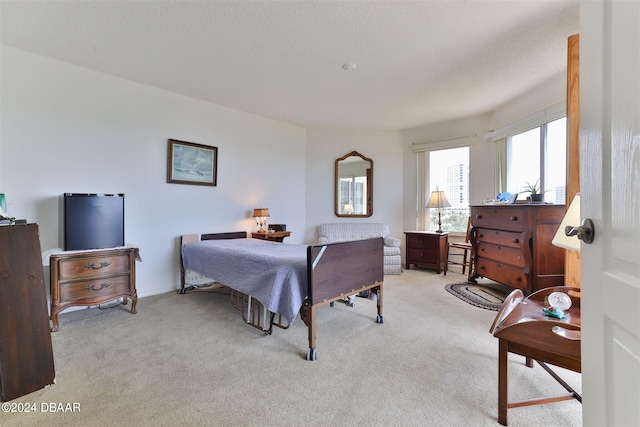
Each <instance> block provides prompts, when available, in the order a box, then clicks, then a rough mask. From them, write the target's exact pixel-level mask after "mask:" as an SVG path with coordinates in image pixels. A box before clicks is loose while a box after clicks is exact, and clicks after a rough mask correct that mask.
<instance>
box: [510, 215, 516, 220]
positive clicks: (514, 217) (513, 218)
mask: <svg viewBox="0 0 640 427" xmlns="http://www.w3.org/2000/svg"><path fill="white" fill-rule="evenodd" d="M509 219H510V220H511V221H517V220H518V217H517V216H515V215H514V216H512V217H509Z"/></svg>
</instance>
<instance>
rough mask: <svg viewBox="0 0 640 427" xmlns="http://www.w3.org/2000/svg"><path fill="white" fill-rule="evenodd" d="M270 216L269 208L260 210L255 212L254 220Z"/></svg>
mask: <svg viewBox="0 0 640 427" xmlns="http://www.w3.org/2000/svg"><path fill="white" fill-rule="evenodd" d="M267 216H269V208H258V209H254V210H253V217H254V218H263V217H267Z"/></svg>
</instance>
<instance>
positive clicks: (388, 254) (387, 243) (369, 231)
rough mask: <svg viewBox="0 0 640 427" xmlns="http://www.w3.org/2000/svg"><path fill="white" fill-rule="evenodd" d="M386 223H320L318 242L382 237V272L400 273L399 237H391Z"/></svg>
mask: <svg viewBox="0 0 640 427" xmlns="http://www.w3.org/2000/svg"><path fill="white" fill-rule="evenodd" d="M389 234H390V231H389V225H388V224H382V223H360V222H341V223H334V224H320V225H319V226H318V243H319V244H321V245H322V244H325V243H335V242H346V241H349V240H363V239H370V238H372V237H383V238H384V257H383V258H384V274H400V273H402V260H401V257H400V239H397V238H395V237H391V236H390V235H389Z"/></svg>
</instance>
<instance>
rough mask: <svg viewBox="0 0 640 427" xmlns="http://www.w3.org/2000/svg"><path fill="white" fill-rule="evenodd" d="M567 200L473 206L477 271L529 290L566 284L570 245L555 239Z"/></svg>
mask: <svg viewBox="0 0 640 427" xmlns="http://www.w3.org/2000/svg"><path fill="white" fill-rule="evenodd" d="M564 213H565V206H564V205H547V204H540V205H536V204H516V205H493V206H485V205H483V206H472V207H471V225H472V229H471V244H472V248H473V249H472V255H471V256H472V265H473V268H472V272H471V274H470V275H469V280H470V281H475V279H476V278H478V277H486V278H488V279H491V280H495V281H496V282H499V283H503V284H505V285H508V286H511V287H513V288H518V289H521V290H522V291H523V292H524V293H525V295H529V294H530V293H532V292H535V291H537V290H539V289H543V288H547V287H550V286H558V285H562V284H564V257H565V250H564V249H561V248H558V247H555V246H553V245H552V244H551V240H552V239H553V236H554V235H555V233H556V231H557V229H558V227H559V226H560V222H561V221H562V217H563V216H564Z"/></svg>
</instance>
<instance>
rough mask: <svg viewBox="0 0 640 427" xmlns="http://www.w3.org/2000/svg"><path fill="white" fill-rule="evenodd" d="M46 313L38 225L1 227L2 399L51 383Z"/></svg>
mask: <svg viewBox="0 0 640 427" xmlns="http://www.w3.org/2000/svg"><path fill="white" fill-rule="evenodd" d="M48 314H49V313H48V311H47V289H46V287H45V284H44V270H43V268H42V258H41V254H40V237H39V233H38V225H37V224H25V225H3V226H0V397H1V398H2V400H3V401H5V402H6V401H8V400H13V399H15V398H17V397H20V396H24V395H25V394H28V393H31V392H33V391H36V390H39V389H41V388H44V387H45V386H47V385H50V384H53V381H54V378H55V369H54V366H53V348H52V345H51V332H50V331H49V316H48ZM4 408H5V407H4V406H3V409H4ZM0 418H2V416H0ZM9 418H11V417H9ZM7 421H9V420H7Z"/></svg>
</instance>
